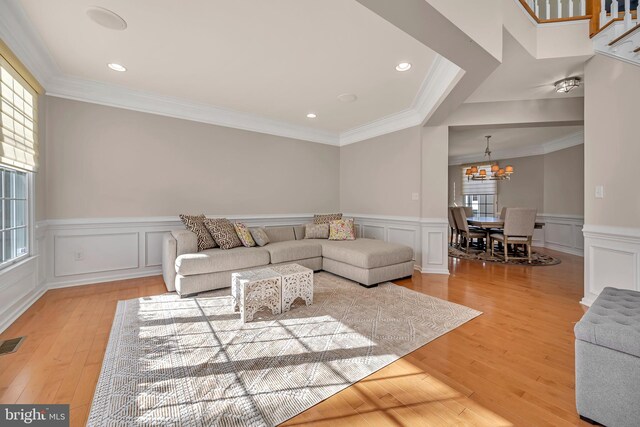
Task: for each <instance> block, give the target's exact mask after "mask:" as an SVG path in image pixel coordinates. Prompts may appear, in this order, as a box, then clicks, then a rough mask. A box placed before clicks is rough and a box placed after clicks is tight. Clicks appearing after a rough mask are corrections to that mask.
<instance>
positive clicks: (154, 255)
mask: <svg viewBox="0 0 640 427" xmlns="http://www.w3.org/2000/svg"><path fill="white" fill-rule="evenodd" d="M166 233H167V232H166V231H148V232H146V233H145V235H144V236H145V238H144V254H145V259H144V266H145V267H158V266H162V238H163V237H164V235H165V234H166Z"/></svg>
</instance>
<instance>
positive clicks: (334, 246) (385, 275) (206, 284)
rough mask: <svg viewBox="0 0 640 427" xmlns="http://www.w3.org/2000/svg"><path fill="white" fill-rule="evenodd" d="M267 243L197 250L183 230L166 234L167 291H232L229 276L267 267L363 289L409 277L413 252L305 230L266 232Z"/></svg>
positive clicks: (378, 242)
mask: <svg viewBox="0 0 640 427" xmlns="http://www.w3.org/2000/svg"><path fill="white" fill-rule="evenodd" d="M265 232H266V233H267V236H268V237H269V241H270V243H269V244H267V245H265V246H262V247H258V246H256V247H252V248H246V247H239V248H234V249H227V250H223V249H220V248H215V249H207V250H204V251H201V252H198V251H197V240H196V235H195V234H194V233H192V232H191V231H188V230H177V231H172V232H170V233H167V234H166V235H165V237H164V240H163V247H162V257H163V258H162V274H163V276H164V282H165V284H166V286H167V289H168V290H169V291H176V292H177V293H178V294H179V295H181V296H187V295H193V294H197V293H199V292H204V291H209V290H213V289H220V288H226V287H229V286H231V273H233V272H234V271H242V270H250V269H253V268H256V267H262V266H267V265H270V264H291V263H297V264H300V265H303V266H305V267H307V268H311V269H312V270H314V271H319V270H325V271H328V272H331V273H334V274H337V275H339V276H343V277H346V278H347V279H350V280H353V281H355V282H358V283H360V284H362V285H364V286H367V287H370V286H375V285H377V284H378V283H381V282H386V281H389V280H394V279H399V278H403V277H408V276H411V275H412V273H413V249H411V248H410V247H408V246H403V245H398V244H394V243H387V242H383V241H381V240H374V239H356V240H346V241H334V240H325V239H304V226H285V227H267V228H265Z"/></svg>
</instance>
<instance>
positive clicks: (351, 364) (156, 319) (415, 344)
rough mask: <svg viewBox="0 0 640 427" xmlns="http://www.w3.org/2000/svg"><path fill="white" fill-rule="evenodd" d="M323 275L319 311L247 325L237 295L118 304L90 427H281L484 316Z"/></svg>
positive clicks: (299, 310) (393, 288)
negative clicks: (236, 307)
mask: <svg viewBox="0 0 640 427" xmlns="http://www.w3.org/2000/svg"><path fill="white" fill-rule="evenodd" d="M314 278H315V285H314V304H313V305H310V306H305V305H304V304H302V305H300V306H297V307H295V308H293V309H292V310H291V311H289V312H286V313H283V314H280V315H276V316H273V315H267V314H262V316H261V317H259V318H258V319H257V320H255V321H253V322H250V323H246V324H243V323H242V322H241V321H240V314H239V313H236V312H234V311H233V308H232V307H231V297H230V295H229V294H230V291H229V289H223V290H219V291H214V292H209V293H206V294H201V295H198V296H196V297H192V298H180V297H178V296H177V295H176V294H175V293H173V294H165V295H160V296H156V297H145V298H139V299H133V300H128V301H120V302H118V307H117V310H116V315H115V319H114V322H113V327H112V329H111V336H110V337H109V344H108V346H107V350H106V354H105V358H104V362H103V365H102V371H101V373H100V378H99V380H98V385H97V387H96V392H95V395H94V398H93V403H92V407H91V413H90V415H89V420H88V425H90V426H107V425H108V426H120V425H122V426H135V425H140V426H141V425H145V426H152V425H158V426H159V425H163V426H164V425H177V426H182V427H185V426H218V425H224V426H265V425H276V424H279V423H281V422H283V421H285V420H287V419H289V418H291V417H293V416H295V415H297V414H299V413H300V412H302V411H304V410H306V409H308V408H310V407H311V406H313V405H315V404H316V403H318V402H320V401H322V400H324V399H326V398H328V397H329V396H331V395H333V394H335V393H337V392H339V391H340V390H342V389H344V388H346V387H348V386H350V385H351V384H353V383H355V382H356V381H358V380H360V379H362V378H364V377H366V376H368V375H370V374H372V373H374V372H375V371H377V370H379V369H381V368H383V367H384V366H386V365H388V364H390V363H392V362H394V361H395V360H398V359H399V358H400V357H402V356H404V355H406V354H407V353H410V352H411V351H413V350H416V349H417V348H419V347H421V346H423V345H425V344H427V343H428V342H430V341H432V340H434V339H436V338H438V337H439V336H441V335H443V334H446V333H447V332H449V331H451V330H453V329H455V328H457V327H458V326H460V325H462V324H463V323H465V322H468V321H469V320H471V319H473V318H474V317H476V316H479V315H480V314H481V313H480V312H479V311H476V310H472V309H470V308H468V307H464V306H462V305H458V304H453V303H450V302H448V301H444V300H441V299H438V298H434V297H431V296H428V295H424V294H421V293H418V292H415V291H412V290H410V289H406V288H404V287H401V286H397V285H395V284H393V283H383V284H380V285H379V286H378V287H377V288H372V289H365V288H363V287H361V286H359V285H357V284H356V283H354V282H351V281H349V280H347V279H343V278H340V277H337V276H334V275H332V274H330V273H326V272H320V273H317V274H315V277H314ZM261 313H264V312H261Z"/></svg>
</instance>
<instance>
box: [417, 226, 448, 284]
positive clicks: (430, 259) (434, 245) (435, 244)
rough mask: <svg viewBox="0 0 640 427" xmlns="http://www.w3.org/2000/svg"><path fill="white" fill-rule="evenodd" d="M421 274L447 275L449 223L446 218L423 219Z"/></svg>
mask: <svg viewBox="0 0 640 427" xmlns="http://www.w3.org/2000/svg"><path fill="white" fill-rule="evenodd" d="M421 228H422V269H421V271H422V272H423V273H436V274H449V252H448V247H449V221H448V220H447V218H423V219H422V220H421Z"/></svg>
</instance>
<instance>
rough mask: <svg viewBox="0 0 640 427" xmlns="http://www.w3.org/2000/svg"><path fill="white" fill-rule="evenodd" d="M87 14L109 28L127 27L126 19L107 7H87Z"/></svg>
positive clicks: (122, 28) (118, 29)
mask: <svg viewBox="0 0 640 427" xmlns="http://www.w3.org/2000/svg"><path fill="white" fill-rule="evenodd" d="M87 16H88V17H89V19H91V20H92V21H93V22H95V23H96V24H98V25H100V26H101V27H104V28H108V29H110V30H117V31H123V30H126V29H127V21H125V20H124V19H122V17H121V16H120V15H118V14H117V13H115V12H112V11H110V10H109V9H104V8H102V7H97V6H92V7H90V8H89V9H87Z"/></svg>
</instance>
